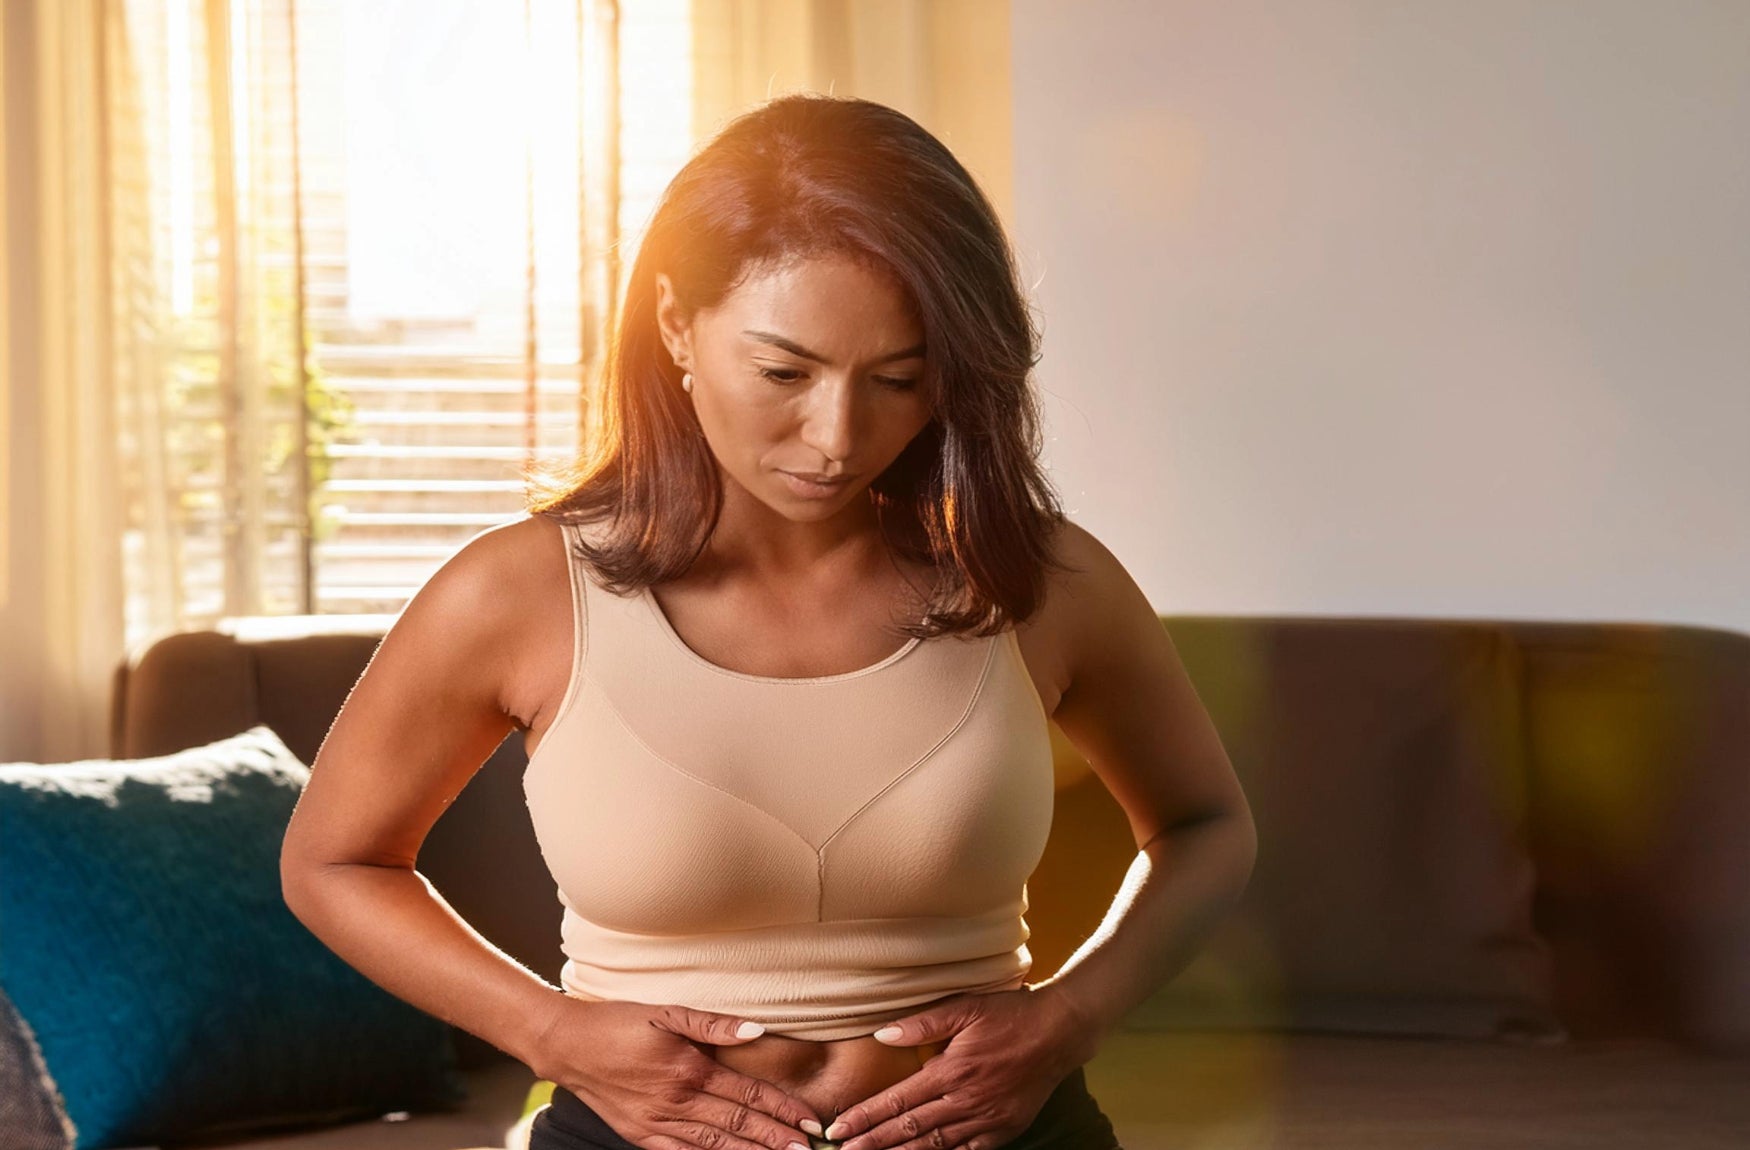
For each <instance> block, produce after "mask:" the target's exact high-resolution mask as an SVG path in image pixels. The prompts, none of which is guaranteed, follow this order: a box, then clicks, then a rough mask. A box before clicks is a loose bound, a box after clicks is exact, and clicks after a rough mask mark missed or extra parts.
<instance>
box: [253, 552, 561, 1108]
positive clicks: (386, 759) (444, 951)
mask: <svg viewBox="0 0 1750 1150" xmlns="http://www.w3.org/2000/svg"><path fill="white" fill-rule="evenodd" d="M543 529H546V525H545V524H541V523H537V522H534V521H527V520H525V521H519V522H517V523H512V524H508V525H506V526H504V527H500V528H494V529H492V530H490V531H487V532H483V533H482V534H480V535H478V536H476V537H475V538H474V539H472V540H470V541H469V543H468V544H467V545H466V546H465V547H463V548H462V550H461V551H460V552H458V553H457V554H456V555H455V556H454V557H452V558H451V559H450V560H449V561H448V562H447V563H446V564H445V565H444V566H443V567H442V568H441V569H440V570H439V571H438V572H437V573H436V574H435V575H433V576H432V578H431V579H430V580H429V581H428V582H427V583H426V584H425V586H424V587H422V588H421V589H420V591H419V592H418V594H416V595H415V596H414V597H413V599H412V601H411V602H409V603H408V605H407V607H406V608H405V609H404V610H403V611H402V613H401V615H400V616H399V617H398V618H397V619H396V621H395V623H394V625H393V626H392V627H391V628H390V630H389V632H388V634H387V635H385V636H384V638H383V642H382V644H381V645H380V646H379V647H378V649H377V653H376V655H375V656H374V657H373V658H372V660H371V662H370V664H369V666H368V667H367V668H366V669H365V672H364V674H363V676H362V677H361V678H360V679H359V681H358V683H357V684H356V685H355V686H354V687H353V689H352V692H351V694H350V695H349V696H348V697H347V700H346V702H345V704H344V705H343V706H342V707H341V709H340V713H339V714H338V715H337V716H336V718H335V721H334V725H333V726H332V728H331V729H330V730H329V732H328V736H327V738H326V739H325V740H324V742H323V744H322V748H321V750H320V751H319V752H318V753H317V755H316V761H315V763H314V764H313V766H312V769H311V777H310V782H309V784H308V785H307V786H306V788H305V789H304V792H303V795H302V796H301V797H300V799H299V801H298V804H297V808H296V810H295V811H294V812H293V814H292V819H291V822H290V824H289V826H288V827H287V830H286V836H285V841H284V844H283V847H282V850H281V855H280V876H281V886H282V889H283V892H284V895H285V900H286V904H287V906H289V907H290V908H291V910H292V913H293V914H295V915H296V916H297V917H298V919H299V920H300V921H301V922H303V923H304V925H305V926H307V927H309V928H310V930H311V932H312V933H314V934H315V935H316V936H317V937H318V938H320V939H321V940H322V941H323V942H324V943H326V944H327V945H328V947H329V948H330V949H332V950H333V951H334V952H335V953H336V954H338V955H339V956H340V957H341V958H343V959H344V960H346V961H347V962H348V963H350V964H351V965H352V966H354V967H356V968H357V969H358V970H359V971H361V972H362V973H363V974H364V975H365V976H366V977H368V978H370V979H371V980H372V981H373V982H376V983H377V984H378V985H380V986H382V987H384V988H385V989H387V990H388V991H390V992H391V993H393V994H395V995H397V996H398V997H400V998H402V999H405V1000H406V1001H408V1002H411V1003H413V1004H414V1005H415V1006H417V1007H419V1008H420V1009H422V1010H425V1011H426V1012H428V1013H430V1014H433V1015H436V1016H437V1017H438V1018H441V1019H443V1020H444V1021H446V1022H449V1023H451V1024H453V1025H456V1026H459V1027H461V1028H462V1029H464V1030H467V1031H469V1032H470V1033H473V1034H476V1035H478V1036H479V1037H481V1038H483V1039H485V1040H486V1041H487V1042H490V1043H492V1044H493V1045H494V1046H496V1047H498V1048H499V1049H501V1050H503V1051H505V1052H506V1053H508V1054H510V1055H512V1056H513V1057H515V1058H518V1059H521V1060H522V1061H523V1062H525V1063H526V1064H529V1065H530V1066H531V1067H532V1068H533V1069H535V1070H536V1071H537V1073H538V1072H539V1070H540V1067H539V1065H538V1064H537V1063H538V1061H539V1058H540V1052H539V1046H540V1039H541V1036H542V1033H543V1031H544V1029H545V1028H546V1027H547V1026H548V1025H549V1024H550V1023H552V1022H553V1021H554V1020H556V1019H557V1018H558V1017H559V1013H560V1011H561V1010H562V1009H563V1007H564V1006H565V1005H566V1002H567V1000H566V999H564V998H563V997H562V996H561V995H560V994H558V993H556V988H554V987H553V986H551V985H550V984H549V983H547V982H546V981H545V980H544V979H542V978H540V977H539V976H537V975H535V974H533V973H532V972H530V971H529V970H527V969H526V968H524V967H523V966H521V965H519V964H518V963H517V962H516V961H515V960H513V959H511V958H510V957H509V956H508V955H506V954H505V953H504V952H503V951H501V950H499V949H498V948H496V947H494V946H493V945H492V944H491V943H489V942H488V941H487V940H486V939H485V938H483V937H481V935H480V934H479V933H477V932H476V931H475V930H474V929H473V928H472V927H470V926H469V925H468V924H467V923H466V922H464V921H463V920H462V919H461V917H460V916H458V915H457V914H456V912H455V911H454V910H453V909H451V907H450V905H449V904H448V903H447V902H445V901H444V899H443V898H442V896H440V895H439V894H438V893H437V891H436V890H435V889H433V887H432V886H431V884H430V883H429V882H427V881H426V879H425V877H424V876H423V875H421V874H419V872H418V871H416V870H415V869H414V861H415V859H416V857H417V855H418V853H419V847H420V844H421V843H422V842H423V841H424V839H425V836H426V833H427V832H428V831H429V830H430V829H431V826H432V824H433V823H435V822H436V821H437V818H438V816H439V815H440V814H442V813H443V811H444V810H445V809H446V808H447V807H448V806H449V804H450V803H451V802H452V801H453V800H454V799H455V798H456V796H457V794H459V793H460V792H461V790H462V788H463V786H464V785H466V783H467V782H468V780H469V779H470V778H471V777H472V776H473V774H474V772H475V771H476V770H478V769H479V767H480V765H481V763H482V762H484V761H485V759H486V758H487V756H489V755H490V754H491V753H492V751H493V750H494V748H496V747H497V746H498V744H499V743H500V742H502V741H503V740H504V738H505V736H506V735H507V734H508V733H509V732H510V730H511V729H512V727H513V726H515V723H514V721H513V719H512V718H511V716H510V714H509V713H508V712H507V709H506V707H505V706H504V704H503V694H504V687H505V684H507V683H508V682H509V681H510V678H509V676H510V670H511V668H510V657H511V653H512V652H513V651H515V650H516V648H517V641H518V635H519V630H518V628H519V618H526V617H527V616H528V615H529V614H530V612H531V609H532V606H533V604H535V603H536V602H538V591H537V589H536V587H535V586H534V584H535V581H536V580H535V576H534V574H533V573H532V572H531V571H530V568H531V566H532V565H531V564H529V563H528V561H527V555H528V553H529V551H528V549H529V547H530V546H532V545H534V543H535V540H534V539H533V537H532V536H531V535H530V534H529V533H530V532H533V531H539V530H543ZM518 533H521V534H520V537H519V534H518ZM519 559H520V562H519ZM555 562H557V557H556V558H555ZM481 849H482V850H487V849H490V844H486V843H482V844H481Z"/></svg>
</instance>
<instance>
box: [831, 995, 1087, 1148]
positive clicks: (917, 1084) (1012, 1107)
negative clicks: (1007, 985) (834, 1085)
mask: <svg viewBox="0 0 1750 1150" xmlns="http://www.w3.org/2000/svg"><path fill="white" fill-rule="evenodd" d="M895 1026H896V1027H898V1028H899V1034H898V1035H897V1036H891V1037H890V1036H889V1035H888V1033H887V1030H888V1027H895ZM876 1033H877V1036H878V1037H879V1038H880V1039H881V1041H883V1042H886V1043H887V1044H888V1045H889V1046H923V1045H925V1044H927V1043H932V1042H940V1041H942V1040H944V1039H949V1040H950V1041H949V1042H948V1045H947V1046H946V1047H945V1048H944V1049H943V1051H942V1053H941V1054H939V1055H937V1056H936V1057H934V1058H932V1059H930V1060H929V1061H928V1062H926V1063H924V1066H923V1069H921V1070H919V1071H918V1072H917V1073H916V1074H913V1075H912V1076H911V1077H909V1078H906V1079H902V1080H901V1081H899V1082H896V1083H894V1084H893V1085H892V1086H889V1087H888V1088H887V1089H885V1090H883V1091H882V1092H881V1093H880V1094H878V1095H876V1096H875V1097H873V1098H868V1099H865V1100H864V1101H862V1102H859V1103H857V1104H856V1105H855V1106H852V1107H850V1108H849V1109H847V1110H845V1111H843V1112H842V1113H841V1114H840V1115H839V1116H838V1118H837V1120H836V1121H835V1122H834V1123H833V1124H832V1125H831V1126H830V1127H828V1129H827V1131H826V1136H827V1137H828V1138H829V1139H832V1140H833V1141H835V1142H836V1143H837V1144H838V1145H839V1146H840V1147H842V1150H888V1148H893V1150H992V1148H993V1147H997V1146H1001V1145H1003V1144H1004V1143H1005V1142H1009V1141H1012V1140H1013V1139H1014V1138H1015V1137H1016V1136H1017V1135H1019V1134H1020V1133H1021V1132H1022V1131H1023V1130H1025V1129H1027V1127H1028V1126H1030V1125H1031V1124H1032V1122H1033V1119H1034V1118H1036V1117H1038V1115H1039V1112H1040V1110H1042V1109H1044V1107H1045V1100H1046V1099H1047V1098H1048V1097H1050V1095H1051V1092H1052V1091H1053V1090H1055V1089H1057V1086H1058V1084H1059V1083H1061V1082H1062V1081H1063V1080H1064V1078H1066V1077H1067V1076H1068V1075H1069V1074H1070V1073H1071V1072H1072V1071H1074V1070H1075V1068H1076V1067H1078V1066H1080V1065H1082V1063H1084V1062H1086V1061H1087V1060H1088V1059H1089V1058H1090V1057H1092V1055H1093V1053H1094V1048H1095V1047H1097V1045H1098V1036H1097V1035H1095V1034H1093V1033H1091V1032H1090V1030H1089V1028H1088V1026H1087V1024H1086V1023H1085V1022H1084V1021H1083V1020H1082V1018H1081V1017H1080V1015H1078V1014H1077V1013H1076V1012H1075V1011H1074V1010H1073V1009H1072V1008H1071V1007H1070V1006H1069V1005H1068V1004H1067V1003H1065V1002H1063V1001H1062V1000H1061V998H1060V997H1059V995H1058V994H1056V993H1055V992H1053V991H1052V990H1051V989H1050V988H1049V987H1045V988H1041V989H1038V990H1035V989H1033V988H1032V987H1028V986H1023V987H1022V988H1020V989H1018V990H1003V991H997V992H995V993H991V994H957V995H954V996H953V997H951V998H945V999H943V1000H941V1001H940V1002H933V1003H931V1004H930V1005H929V1006H928V1007H927V1008H926V1009H924V1010H921V1011H919V1012H918V1013H916V1014H911V1015H907V1016H906V1017H904V1018H898V1019H895V1020H894V1021H892V1022H890V1023H888V1024H887V1025H886V1026H883V1027H882V1029H881V1030H879V1031H877V1032H876Z"/></svg>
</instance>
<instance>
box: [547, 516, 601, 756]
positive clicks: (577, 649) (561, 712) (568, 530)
mask: <svg viewBox="0 0 1750 1150" xmlns="http://www.w3.org/2000/svg"><path fill="white" fill-rule="evenodd" d="M563 526H564V528H565V530H564V537H565V571H566V576H567V578H568V579H569V580H570V583H571V674H570V676H569V677H568V678H567V679H566V681H565V694H563V695H562V696H560V698H559V709H558V710H557V711H555V712H554V713H553V721H552V722H551V723H548V724H547V730H546V733H545V734H543V735H542V736H541V742H540V744H539V745H537V746H536V747H535V754H537V755H538V754H540V753H541V748H542V747H544V746H546V745H547V740H548V739H549V738H550V737H551V736H552V734H553V732H554V731H555V730H557V729H558V727H559V724H560V723H562V722H564V721H565V716H566V715H567V714H569V713H570V711H571V706H572V703H573V701H574V700H575V699H576V698H577V696H578V695H579V694H580V693H581V692H582V688H583V678H584V666H585V663H586V662H587V661H588V651H589V584H588V580H587V577H586V576H585V575H584V573H583V571H582V570H581V562H580V561H579V560H578V558H577V557H576V556H575V555H573V554H572V552H571V548H572V545H573V544H574V543H575V542H576V538H577V535H578V531H577V527H576V525H575V524H571V523H567V524H564V525H563Z"/></svg>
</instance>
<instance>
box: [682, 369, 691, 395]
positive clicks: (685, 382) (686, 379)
mask: <svg viewBox="0 0 1750 1150" xmlns="http://www.w3.org/2000/svg"><path fill="white" fill-rule="evenodd" d="M681 390H682V391H684V392H687V393H689V394H690V393H691V392H692V390H693V373H692V372H690V371H688V372H683V373H682V374H681Z"/></svg>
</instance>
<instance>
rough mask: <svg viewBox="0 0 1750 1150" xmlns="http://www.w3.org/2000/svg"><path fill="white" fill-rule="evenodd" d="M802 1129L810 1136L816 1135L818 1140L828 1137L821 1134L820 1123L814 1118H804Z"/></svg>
mask: <svg viewBox="0 0 1750 1150" xmlns="http://www.w3.org/2000/svg"><path fill="white" fill-rule="evenodd" d="M802 1129H804V1130H806V1131H808V1132H809V1133H810V1134H812V1135H814V1136H815V1137H816V1138H824V1137H826V1136H825V1135H824V1134H822V1133H821V1132H820V1123H818V1122H816V1121H815V1120H814V1119H812V1118H804V1119H803V1120H802Z"/></svg>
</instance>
